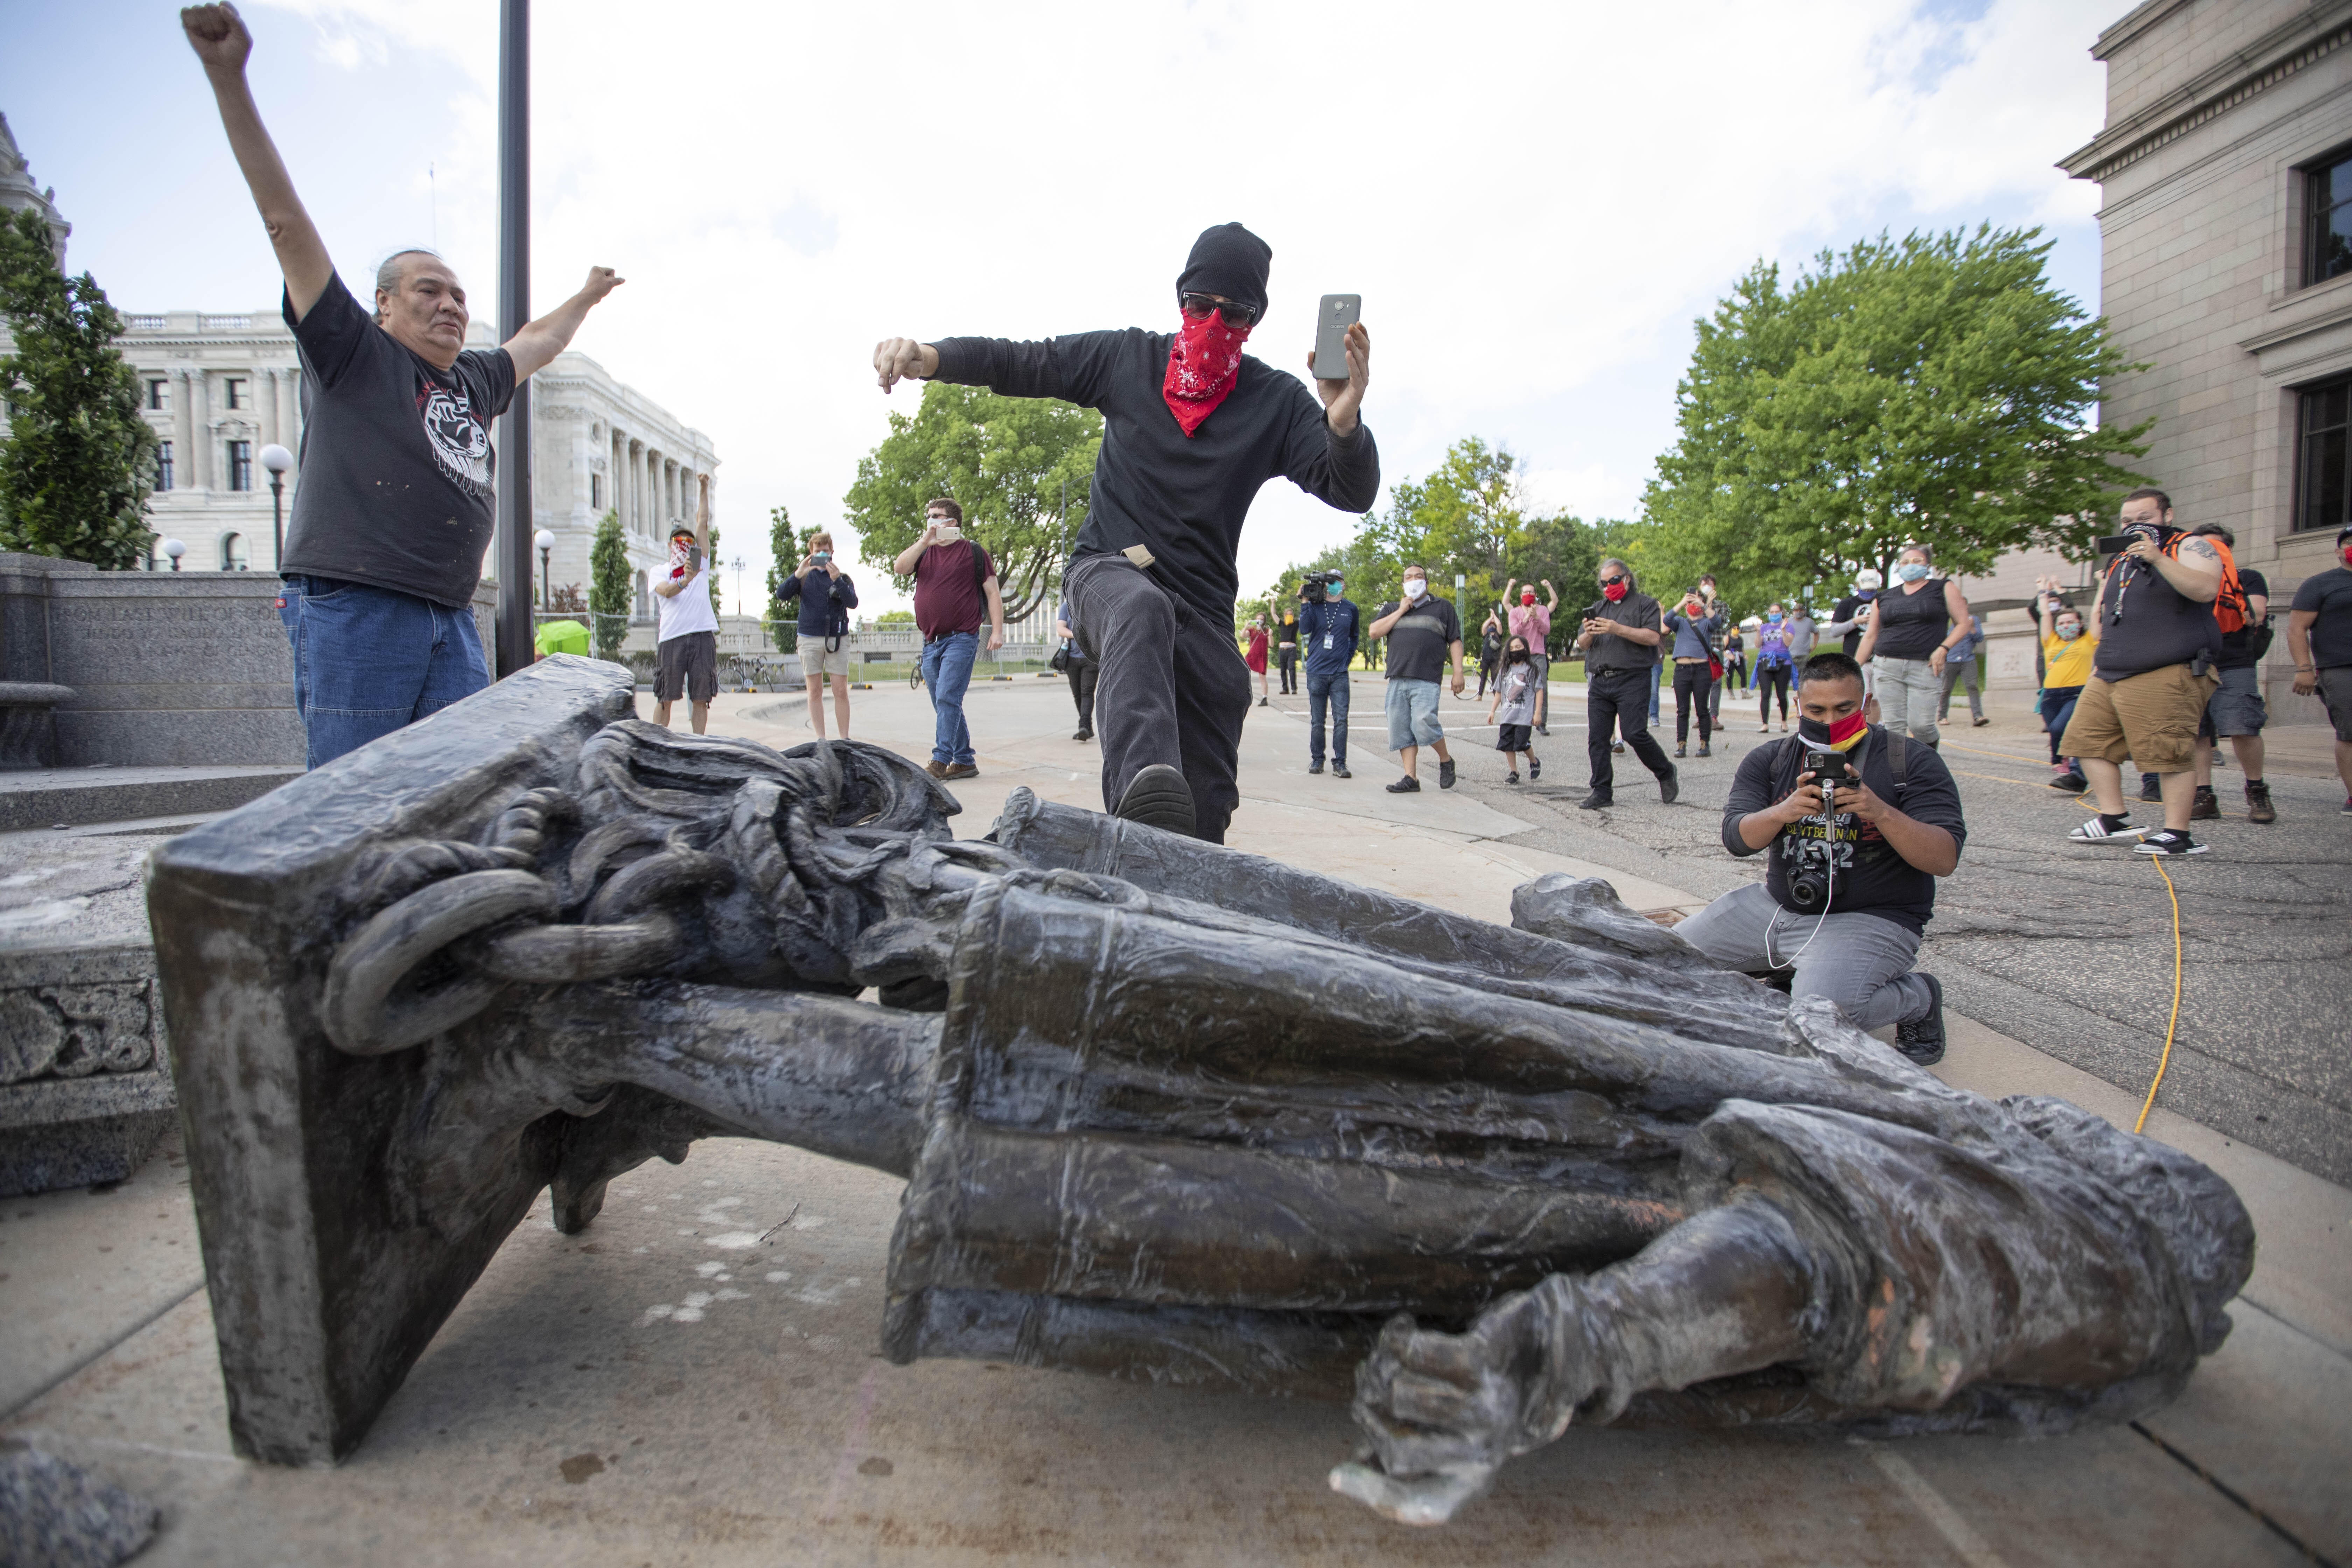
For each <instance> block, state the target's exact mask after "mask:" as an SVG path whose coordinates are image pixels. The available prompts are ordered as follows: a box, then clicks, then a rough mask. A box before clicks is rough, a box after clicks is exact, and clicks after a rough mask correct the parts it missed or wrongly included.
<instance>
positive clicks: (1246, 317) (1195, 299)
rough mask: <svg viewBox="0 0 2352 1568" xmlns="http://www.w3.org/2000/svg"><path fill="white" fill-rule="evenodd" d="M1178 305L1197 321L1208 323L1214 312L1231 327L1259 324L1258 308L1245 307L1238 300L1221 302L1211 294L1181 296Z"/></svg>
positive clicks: (1178, 297)
mask: <svg viewBox="0 0 2352 1568" xmlns="http://www.w3.org/2000/svg"><path fill="white" fill-rule="evenodd" d="M1176 303H1177V304H1179V305H1181V306H1182V307H1183V310H1184V313H1185V314H1186V315H1188V316H1190V317H1192V320H1194V321H1207V320H1208V319H1209V313H1210V312H1211V311H1215V312H1216V313H1217V314H1219V315H1221V316H1223V317H1224V319H1225V325H1227V326H1229V327H1251V326H1255V325H1256V324H1257V318H1258V309H1257V307H1256V306H1255V305H1244V304H1243V303H1242V302H1241V301H1240V300H1219V299H1217V298H1216V297H1215V296H1214V295H1211V294H1179V295H1177V296H1176Z"/></svg>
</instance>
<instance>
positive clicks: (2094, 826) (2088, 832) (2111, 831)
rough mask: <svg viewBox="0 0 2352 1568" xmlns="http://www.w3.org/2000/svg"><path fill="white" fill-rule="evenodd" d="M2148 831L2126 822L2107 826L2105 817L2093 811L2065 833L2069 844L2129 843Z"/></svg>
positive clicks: (2143, 835) (2146, 834)
mask: <svg viewBox="0 0 2352 1568" xmlns="http://www.w3.org/2000/svg"><path fill="white" fill-rule="evenodd" d="M2149 832H2150V829H2148V828H2145V827H2134V826H2132V825H2131V824H2130V823H2128V822H2126V823H2125V824H2124V825H2123V826H2121V827H2109V826H2107V823H2106V819H2105V817H2103V816H2099V815H2098V813H2096V812H2093V813H2092V814H2091V815H2090V816H2086V817H2084V819H2083V820H2082V821H2080V822H2078V823H2076V824H2075V825H2074V832H2072V833H2069V834H2068V835H2066V840H2067V842H2068V843H2070V844H2129V843H2131V842H2133V841H2134V840H2136V839H2140V838H2145V837H2147V836H2148V833H2149Z"/></svg>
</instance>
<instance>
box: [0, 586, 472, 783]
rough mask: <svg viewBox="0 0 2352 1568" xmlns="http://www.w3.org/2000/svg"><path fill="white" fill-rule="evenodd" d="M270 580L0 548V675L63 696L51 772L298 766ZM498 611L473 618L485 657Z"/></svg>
mask: <svg viewBox="0 0 2352 1568" xmlns="http://www.w3.org/2000/svg"><path fill="white" fill-rule="evenodd" d="M497 602H498V592H497V589H496V588H495V587H494V586H492V585H491V584H483V585H482V587H481V588H480V589H478V591H477V592H476V594H475V596H474V615H475V619H476V621H477V623H478V625H479V626H480V628H481V632H482V640H483V644H484V646H485V647H488V645H489V641H490V621H491V617H492V616H493V614H494V612H495V609H496V605H497ZM0 678H5V679H8V680H16V681H47V682H52V683H54V684H57V685H60V686H68V687H71V688H72V689H73V691H74V696H73V698H72V699H71V700H69V701H66V702H62V703H60V704H59V705H58V709H57V720H56V722H57V761H58V765H60V766H63V767H83V766H88V765H90V764H92V763H118V764H121V765H124V766H169V765H180V766H203V765H220V764H240V763H293V764H295V765H297V766H299V765H300V763H302V761H303V744H302V725H301V721H299V719H298V718H297V717H296V716H295V712H294V668H293V656H292V654H291V652H290V651H289V649H288V647H287V645H286V633H285V631H284V629H283V628H282V627H281V626H280V625H279V624H278V579H277V578H275V577H273V576H268V575H266V574H259V573H250V572H101V571H100V570H99V569H98V568H96V567H94V566H90V565H87V564H85V563H81V562H78V561H59V560H55V559H53V558H51V557H49V556H46V555H23V554H11V553H5V552H0Z"/></svg>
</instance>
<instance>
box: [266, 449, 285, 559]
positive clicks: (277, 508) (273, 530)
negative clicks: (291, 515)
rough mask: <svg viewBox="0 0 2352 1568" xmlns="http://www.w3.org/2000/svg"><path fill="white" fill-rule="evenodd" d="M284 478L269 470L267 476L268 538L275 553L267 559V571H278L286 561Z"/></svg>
mask: <svg viewBox="0 0 2352 1568" xmlns="http://www.w3.org/2000/svg"><path fill="white" fill-rule="evenodd" d="M285 495H286V476H285V475H283V474H281V473H279V472H278V471H277V470H276V469H274V468H273V469H271V470H270V474H269V537H270V539H271V541H272V542H273V544H274V546H275V548H276V550H277V553H276V554H274V555H272V556H271V557H270V558H269V569H270V570H271V571H273V572H275V571H276V570H278V563H280V562H282V561H284V560H285V559H286V502H285V499H284V498H285Z"/></svg>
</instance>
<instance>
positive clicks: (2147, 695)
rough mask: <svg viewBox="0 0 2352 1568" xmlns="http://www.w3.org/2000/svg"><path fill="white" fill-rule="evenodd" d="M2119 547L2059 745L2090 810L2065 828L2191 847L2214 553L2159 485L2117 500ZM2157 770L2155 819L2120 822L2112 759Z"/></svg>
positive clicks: (2215, 647) (2200, 850)
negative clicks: (2160, 819) (2154, 822)
mask: <svg viewBox="0 0 2352 1568" xmlns="http://www.w3.org/2000/svg"><path fill="white" fill-rule="evenodd" d="M2123 532H2124V533H2125V534H2126V535H2128V536H2130V538H2131V541H2132V542H2131V545H2130V547H2129V548H2127V549H2126V550H2125V551H2124V552H2122V553H2120V554H2118V555H2117V556H2116V558H2115V560H2114V562H2113V563H2111V564H2110V565H2109V566H2108V568H2107V571H2106V575H2105V578H2104V579H2103V580H2102V581H2101V583H2100V584H2099V599H2098V605H2097V606H2096V608H2095V611H2094V614H2095V616H2097V619H2098V632H2099V648H2098V653H2097V655H2096V656H2095V663H2094V664H2093V665H2092V668H2091V679H2089V680H2088V681H2087V682H2085V683H2084V687H2083V695H2082V696H2081V697H2080V698H2079V699H2078V700H2076V701H2075V704H2074V718H2073V719H2072V720H2071V721H2068V723H2067V725H2066V734H2065V738H2064V739H2063V740H2062V741H2060V742H2059V744H2058V749H2059V751H2060V752H2062V753H2063V754H2065V755H2068V756H2072V757H2074V758H2077V759H2079V761H2080V762H2081V764H2082V768H2083V773H2084V777H2085V778H2087V779H2088V780H2089V781H2090V793H2091V794H2092V795H2093V796H2094V797H2095V799H2096V801H2097V803H2098V808H2099V809H2098V814H2097V815H2096V816H2092V817H2090V818H2088V819H2087V820H2085V821H2084V822H2083V823H2082V824H2081V825H2080V826H2077V827H2075V829H2074V831H2073V832H2072V833H2070V834H2068V835H2067V837H2068V838H2069V839H2070V840H2072V841H2073V842H2074V843H2077V844H2129V843H2133V842H2134V841H2135V840H2137V848H2138V850H2139V852H2140V853H2141V854H2143V855H2161V856H2166V857H2173V856H2188V855H2202V854H2204V853H2205V851H2206V848H2207V846H2205V845H2202V844H2200V843H2198V842H2196V841H2195V840H2194V839H2192V838H2191V837H2189V812H2190V810H2191V809H2192V807H2193V806H2194V805H2195V802H2196V794H2197V783H2196V774H2195V773H2194V772H2193V771H2192V770H2193V768H2194V767H2195V765H2196V761H2197V726H2198V722H2199V721H2200V720H2201V719H2202V718H2203V717H2204V715H2205V704H2206V702H2207V701H2208V700H2210V698H2211V697H2212V695H2213V689H2214V688H2215V687H2217V686H2219V685H2221V677H2220V675H2219V674H2218V673H2216V671H2215V668H2214V663H2215V661H2216V660H2217V659H2218V658H2220V657H2221V623H2220V622H2218V621H2216V620H2215V619H2214V618H2213V601H2214V599H2215V598H2216V597H2217V596H2218V595H2220V593H2221V556H2220V555H2219V554H2218V553H2216V552H2215V551H2214V549H2213V547H2212V546H2211V545H2210V544H2209V543H2207V542H2205V541H2204V540H2203V539H2200V538H2198V537H2196V536H2194V535H2191V534H2185V533H2183V532H2182V531H2180V530H2179V529H2178V528H2176V527H2174V526H2173V522H2172V502H2171V500H2170V499H2169V498H2168V497H2167V496H2166V495H2165V493H2164V492H2163V491H2162V490H2158V489H2137V490H2134V491H2132V493H2131V494H2130V495H2128V496H2126V497H2125V498H2124V506H2123ZM2126 757H2128V758H2130V759H2131V760H2132V761H2133V762H2135V763H2137V764H2138V765H2139V767H2140V770H2141V771H2142V772H2144V773H2154V774H2156V775H2157V777H2158V784H2159V787H2160V788H2161V790H2162V791H2163V797H2164V826H2162V827H2161V828H2158V829H2157V830H2155V831H2152V832H2151V831H2150V830H2149V829H2147V828H2146V827H2135V826H2132V825H2131V821H2130V816H2129V813H2128V812H2127V810H2126V807H2125V805H2124V788H2123V771H2122V765H2121V764H2122V763H2123V762H2124V759H2126Z"/></svg>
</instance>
